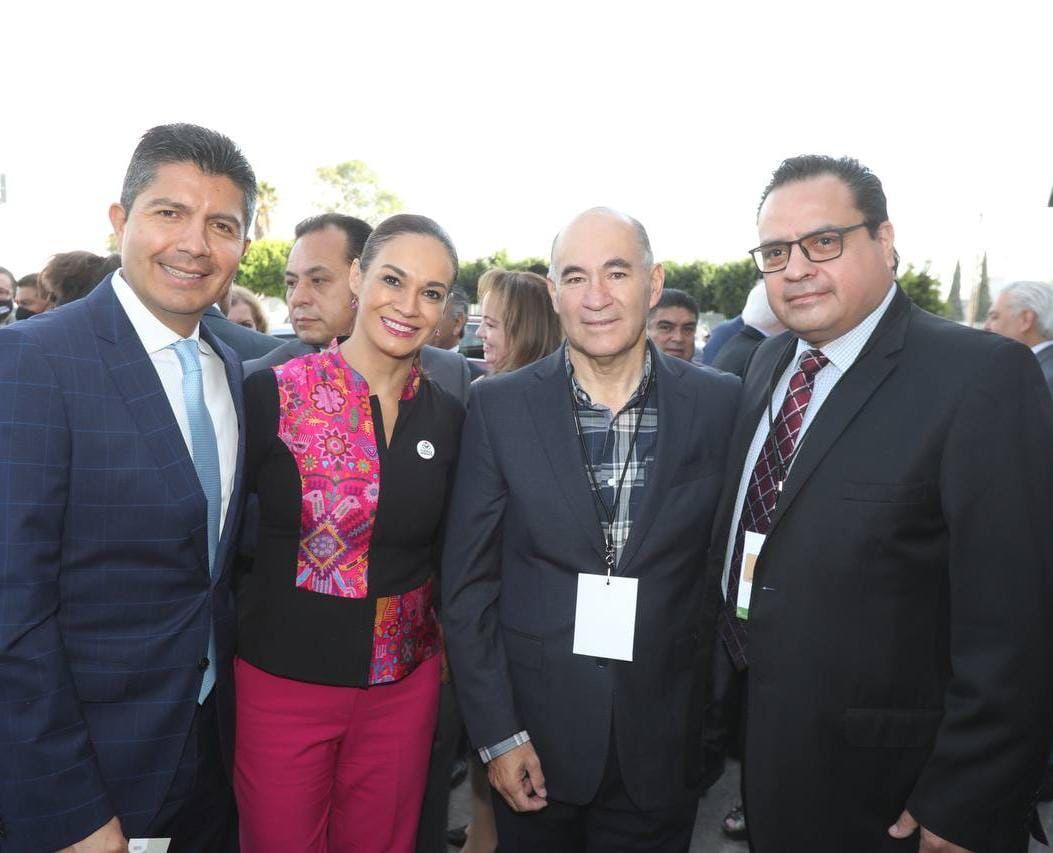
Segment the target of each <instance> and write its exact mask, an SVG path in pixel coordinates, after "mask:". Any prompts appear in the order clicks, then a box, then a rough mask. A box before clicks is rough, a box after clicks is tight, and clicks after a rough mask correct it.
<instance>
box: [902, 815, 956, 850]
mask: <svg viewBox="0 0 1053 853" xmlns="http://www.w3.org/2000/svg"><path fill="white" fill-rule="evenodd" d="M916 829H918V822H917V821H916V820H914V818H913V816H912V815H911V813H910V812H908V811H906V810H904V811H903V814H901V815H900V816H899V820H897V821H896V822H895V823H894V824H893V825H892V826H890V827H889V829H888V834H889V835H891V836H892V837H893V838H909V837H910V836H911V835H912V834H913V832H914V830H916ZM918 853H969V851H968V850H966V849H965V848H964V847H959V846H958V845H957V844H952V843H951V842H950V841H947V840H946V839H944V838H940V836H938V835H935V834H934V833H931V832H929V831H928V830H927V829H926V828H925V827H924V826H923V827H921V840H920V841H919V843H918Z"/></svg>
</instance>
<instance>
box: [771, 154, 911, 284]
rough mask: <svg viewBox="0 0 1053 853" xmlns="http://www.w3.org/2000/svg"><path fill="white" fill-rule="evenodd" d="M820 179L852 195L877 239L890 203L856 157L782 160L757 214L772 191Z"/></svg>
mask: <svg viewBox="0 0 1053 853" xmlns="http://www.w3.org/2000/svg"><path fill="white" fill-rule="evenodd" d="M821 175H833V176H834V177H835V178H838V179H839V180H840V181H841V182H842V183H843V184H844V185H845V186H847V187H848V189H849V190H851V192H852V201H853V203H854V204H855V206H856V209H857V210H859V212H860V213H862V214H863V220H864V221H865V222H866V224H867V232H868V233H869V234H870V236H871V238H873V237H876V236H877V231H878V226H879V225H881V224H882V223H883V222H887V221H888V201H887V199H886V198H885V189H884V187H882V186H881V179H880V178H878V176H877V175H875V174H874V173H873V172H871V171H870V169H868V168H867V167H866V166H864V165H863V164H862V163H860V162H859V161H858V160H856V159H855V158H854V157H830V156H828V155H826V154H803V155H801V156H800V157H790V158H788V159H786V160H783V161H782V162H781V163H780V164H779V167H778V168H777V169H776V170H775V171H774V172H773V173H772V176H771V180H770V181H768V186H766V187H765V188H764V192H763V193H761V200H760V204H759V205H757V214H758V216H759V215H760V209H761V207H763V206H764V202H765V201H766V200H767V198H768V196H769V195H771V193H772V191H773V190H775V189H777V188H779V187H781V186H783V185H784V184H792V183H795V182H797V181H807V180H809V179H810V178H818V177H820V176H821ZM894 255H895V260H894V264H893V269H895V268H896V267H898V266H899V253H898V252H895V251H894Z"/></svg>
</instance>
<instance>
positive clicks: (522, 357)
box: [478, 268, 563, 374]
mask: <svg viewBox="0 0 1053 853" xmlns="http://www.w3.org/2000/svg"><path fill="white" fill-rule="evenodd" d="M479 298H480V300H481V305H480V313H481V314H482V322H481V323H480V324H479V333H478V334H479V337H480V338H481V339H482V342H483V358H484V359H485V360H486V363H487V365H488V366H489V367H490V372H491V374H497V373H511V372H512V371H513V370H518V369H519V368H520V367H524V366H526V365H528V364H531V363H533V362H535V361H537V360H538V359H539V358H544V357H545V356H546V355H548V354H549V353H551V352H554V351H555V350H556V348H557V347H558V346H559V344H560V341H562V340H563V332H562V330H561V329H560V326H559V318H558V317H557V316H556V312H555V311H553V310H552V300H551V299H550V298H549V295H548V285H547V283H546V282H545V279H544V278H543V277H542V276H540V275H538V274H537V273H532V272H511V271H509V270H504V269H500V268H494V269H490V270H487V271H486V272H485V273H483V274H482V276H480V278H479Z"/></svg>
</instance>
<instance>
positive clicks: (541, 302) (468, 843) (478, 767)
mask: <svg viewBox="0 0 1053 853" xmlns="http://www.w3.org/2000/svg"><path fill="white" fill-rule="evenodd" d="M479 298H480V299H481V300H482V304H481V307H480V313H481V314H482V322H480V323H479V331H478V332H477V334H478V335H479V337H480V338H481V339H482V341H483V358H484V359H485V360H486V363H487V366H489V368H490V373H489V374H488V376H496V375H498V374H501V373H511V372H512V371H513V370H518V369H519V368H521V367H526V366H527V365H528V364H532V363H533V362H535V361H537V360H538V359H541V358H544V357H545V356H546V355H548V354H549V353H552V352H554V351H555V350H556V349H557V348H558V347H559V345H560V342H561V341H562V340H563V332H562V330H561V329H560V326H559V318H558V317H557V316H556V312H555V311H554V310H553V309H552V300H551V299H550V298H549V293H548V283H547V282H546V281H545V279H544V278H542V277H541V276H539V275H537V274H536V273H532V272H512V271H510V270H504V269H499V268H495V269H490V270H487V271H486V272H485V273H483V274H482V275H481V276H480V277H479ZM488 376H481V377H479V380H477V381H485V380H486V379H487V378H488ZM469 776H470V778H471V785H472V822H471V823H470V824H469V825H468V826H467V827H463V828H458V829H452V830H450V839H449V840H450V841H451V842H452V843H454V844H463V845H464V850H465V853H494V851H495V850H496V849H497V827H496V825H495V824H494V809H493V805H492V803H491V801H490V783H489V781H488V780H487V777H486V770H485V769H484V768H483V765H482V763H481V762H480V761H479V759H478V757H477V756H475V755H473V756H472V757H471V761H470V763H469Z"/></svg>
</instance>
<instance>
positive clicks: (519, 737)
mask: <svg viewBox="0 0 1053 853" xmlns="http://www.w3.org/2000/svg"><path fill="white" fill-rule="evenodd" d="M529 742H530V735H529V734H527V732H526V729H524V730H523V731H521V732H516V733H515V734H514V735H512V737H508V738H505V739H504V740H503V741H501V742H500V743H495V744H494V745H493V746H484V747H483V748H482V749H480V750H479V758H480V759H481V760H482V762H483V764H489V763H490V762H491V761H492V760H493V759H495V758H497V756H499V755H504V754H505V753H506V752H508V751H509V750H511V749H515V748H516V747H517V746H522V745H523V744H524V743H529Z"/></svg>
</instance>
